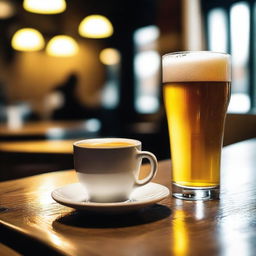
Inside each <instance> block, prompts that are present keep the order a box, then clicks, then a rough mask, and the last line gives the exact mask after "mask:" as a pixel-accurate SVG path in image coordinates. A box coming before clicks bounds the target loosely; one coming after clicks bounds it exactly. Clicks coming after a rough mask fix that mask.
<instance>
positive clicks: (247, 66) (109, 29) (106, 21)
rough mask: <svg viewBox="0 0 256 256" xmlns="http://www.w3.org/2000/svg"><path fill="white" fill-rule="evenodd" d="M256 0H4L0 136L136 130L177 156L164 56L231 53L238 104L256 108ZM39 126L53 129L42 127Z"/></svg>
mask: <svg viewBox="0 0 256 256" xmlns="http://www.w3.org/2000/svg"><path fill="white" fill-rule="evenodd" d="M255 6H256V5H255V1H252V0H247V1H234V0H226V1H220V0H214V1H210V0H209V1H207V0H201V1H200V0H136V1H135V0H129V1H128V0H124V1H116V0H108V1H105V0H87V1H83V0H69V1H65V0H62V1H61V0H45V1H43V0H41V1H40V0H34V1H33V0H27V1H25V0H24V1H22V0H0V31H1V32H0V121H1V125H2V126H1V127H0V139H2V141H11V140H16V141H17V140H23V141H24V140H25V139H30V140H31V139H42V138H43V139H78V138H87V137H131V138H136V139H140V140H142V142H143V145H144V148H145V149H147V150H150V151H152V152H154V153H155V154H156V155H157V156H158V158H159V159H164V158H167V157H169V140H168V133H167V123H166V120H165V113H164V109H163V101H162V92H161V56H162V55H163V54H165V53H168V52H174V51H180V50H213V51H218V52H227V53H231V54H232V62H233V70H232V76H233V83H232V97H231V102H230V105H229V113H241V114H245V113H253V110H254V108H255V104H256V102H255V92H256V90H255V88H256V84H255V75H254V70H255V58H256V54H255V53H256V49H255V44H254V37H255V24H256V23H255V21H256V20H255V18H256V16H255V11H256V9H255ZM78 122H80V125H79V126H77V125H78ZM74 123H75V124H76V126H75V128H74V129H67V127H68V128H70V127H72V125H71V124H74ZM28 124H33V125H32V126H30V127H28V126H27V125H28ZM57 124H58V125H57ZM63 124H65V125H63ZM24 127H25V128H24ZM33 127H34V128H35V127H36V128H35V129H37V130H38V129H39V130H40V129H41V130H42V129H43V128H42V127H46V128H47V127H48V128H47V129H46V128H45V129H44V134H43V135H42V134H40V136H39V132H38V133H36V132H34V131H33ZM40 127H41V128H40ZM77 127H79V129H78V128H77ZM22 129H23V130H22ZM24 129H25V130H26V131H25V132H24ZM46 130H47V132H45V131H46ZM15 135H16V137H15ZM21 135H22V136H21ZM32 135H33V136H32Z"/></svg>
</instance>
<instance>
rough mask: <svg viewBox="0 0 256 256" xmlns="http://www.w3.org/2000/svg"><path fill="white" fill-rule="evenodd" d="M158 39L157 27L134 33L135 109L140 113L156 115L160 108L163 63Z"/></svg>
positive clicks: (141, 29)
mask: <svg viewBox="0 0 256 256" xmlns="http://www.w3.org/2000/svg"><path fill="white" fill-rule="evenodd" d="M158 37H159V29H158V27H156V26H147V27H144V28H140V29H137V30H136V31H135V33H134V44H135V49H136V54H135V58H134V73H135V109H136V111H137V112H139V113H155V112H156V111H157V110H158V108H159V78H160V64H161V63H160V55H159V53H158V52H157V39H158Z"/></svg>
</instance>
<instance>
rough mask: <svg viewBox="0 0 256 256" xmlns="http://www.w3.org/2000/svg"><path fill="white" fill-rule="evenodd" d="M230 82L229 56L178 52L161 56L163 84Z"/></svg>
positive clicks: (204, 52)
mask: <svg viewBox="0 0 256 256" xmlns="http://www.w3.org/2000/svg"><path fill="white" fill-rule="evenodd" d="M200 81H202V82H203V81H215V82H224V81H231V65H230V55H228V54H223V53H215V52H207V51H201V52H180V53H173V54H166V55H164V56H163V82H164V83H166V82H200Z"/></svg>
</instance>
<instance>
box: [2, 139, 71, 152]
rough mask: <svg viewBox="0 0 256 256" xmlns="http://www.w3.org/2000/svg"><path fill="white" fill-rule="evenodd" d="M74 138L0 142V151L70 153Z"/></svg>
mask: <svg viewBox="0 0 256 256" xmlns="http://www.w3.org/2000/svg"><path fill="white" fill-rule="evenodd" d="M75 141H76V140H33V141H8V142H7V141H5V142H0V152H9V153H33V154H37V153H52V154H54V153H55V154H72V153H73V143H74V142H75Z"/></svg>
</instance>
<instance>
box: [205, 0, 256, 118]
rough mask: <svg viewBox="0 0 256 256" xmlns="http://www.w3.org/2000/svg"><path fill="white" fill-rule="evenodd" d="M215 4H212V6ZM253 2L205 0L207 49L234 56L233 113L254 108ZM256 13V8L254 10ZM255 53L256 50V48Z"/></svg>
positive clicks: (231, 109) (230, 106)
mask: <svg viewBox="0 0 256 256" xmlns="http://www.w3.org/2000/svg"><path fill="white" fill-rule="evenodd" d="M210 2H211V3H210ZM251 6H252V5H251V1H229V3H224V1H216V2H215V3H213V1H207V0H204V1H202V8H203V12H204V15H205V21H206V41H207V48H208V49H209V50H212V51H220V52H227V53H230V54H231V56H232V91H231V92H232V93H231V101H230V104H229V109H228V111H229V112H236V113H246V112H248V111H250V110H252V109H253V107H254V97H255V93H254V91H253V88H255V87H256V85H255V82H254V75H253V70H254V66H253V65H254V59H255V56H254V55H253V54H249V52H250V50H252V49H253V48H252V47H253V45H252V44H253V42H252V40H251V39H252V35H253V24H252V21H253V19H255V14H254V13H255V11H254V13H253V8H252V7H251ZM254 10H255V8H254ZM253 50H254V49H253Z"/></svg>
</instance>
